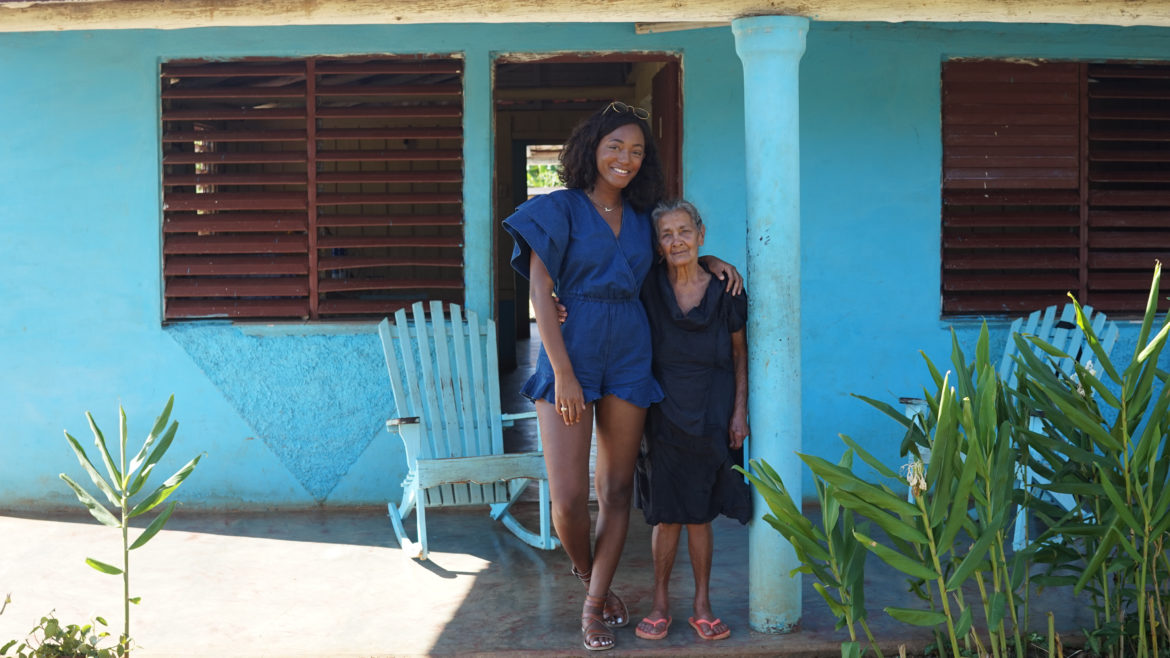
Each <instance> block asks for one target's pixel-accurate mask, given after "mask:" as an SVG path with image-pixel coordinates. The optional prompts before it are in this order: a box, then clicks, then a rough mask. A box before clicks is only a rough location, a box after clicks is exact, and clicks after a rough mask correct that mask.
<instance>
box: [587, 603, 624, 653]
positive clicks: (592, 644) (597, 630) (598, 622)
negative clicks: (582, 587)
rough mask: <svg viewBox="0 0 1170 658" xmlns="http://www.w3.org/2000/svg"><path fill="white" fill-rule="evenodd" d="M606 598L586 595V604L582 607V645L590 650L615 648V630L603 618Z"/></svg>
mask: <svg viewBox="0 0 1170 658" xmlns="http://www.w3.org/2000/svg"><path fill="white" fill-rule="evenodd" d="M604 607H605V599H603V598H602V597H600V596H593V595H592V594H586V595H585V606H584V607H583V608H582V609H581V645H582V646H584V647H585V648H586V649H588V650H589V651H609V650H610V649H612V648H613V644H614V640H615V639H616V638H615V637H614V635H613V631H611V630H610V629H609V626H607V625H606V624H605V621H604V620H603V619H602V610H603V609H604Z"/></svg>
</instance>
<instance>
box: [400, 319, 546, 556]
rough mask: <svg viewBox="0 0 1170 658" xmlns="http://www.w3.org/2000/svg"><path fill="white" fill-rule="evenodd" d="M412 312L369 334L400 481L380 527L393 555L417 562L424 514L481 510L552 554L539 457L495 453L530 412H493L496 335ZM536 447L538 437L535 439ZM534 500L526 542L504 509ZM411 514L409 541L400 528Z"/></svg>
mask: <svg viewBox="0 0 1170 658" xmlns="http://www.w3.org/2000/svg"><path fill="white" fill-rule="evenodd" d="M424 311H425V309H424V307H423V304H422V302H417V303H415V304H414V305H413V307H412V314H413V319H409V318H408V317H407V313H406V309H400V310H399V311H398V312H397V313H395V314H394V321H393V322H391V321H390V319H389V318H386V319H384V320H382V322H381V323H380V324H379V325H378V334H379V336H380V337H381V339H382V351H383V352H384V354H385V356H386V368H387V370H389V372H390V386H391V389H392V390H393V393H394V404H395V406H396V407H397V410H398V417H397V418H392V419H390V420H388V421H386V427H387V429H389V430H390V431H391V432H392V433H397V434H398V435H399V436H400V437H401V438H402V443H403V445H404V446H405V447H406V463H407V467H408V468H409V473H408V474H407V476H406V479H405V480H404V481H403V483H402V501H401V502H400V503H398V504H394V503H390V504H389V505H388V508H389V511H390V521H391V523H392V524H393V525H394V533H395V534H396V535H397V536H398V542H399V544H401V546H402V549H403V551H405V552H406V553H407V554H409V555H410V556H411V557H417V558H419V559H421V560H425V559H427V524H426V508H427V507H447V506H456V505H489V506H490V508H491V517H492V518H493V519H496V520H498V521H500V522H501V523H503V524H504V526H505V527H507V528H508V529H509V530H511V531H512V532H513V533H515V534H516V536H517V537H519V538H520V539H521V540H523V541H524V542H525V543H527V544H529V545H532V546H535V547H537V548H543V549H554V548H556V547H558V546H559V545H560V543H559V542H558V541H557V539H556V538H555V537H553V536H552V533H551V527H552V524H551V520H550V512H549V494H548V476H547V474H546V472H545V466H544V455H543V453H541V452H525V453H510V454H505V453H504V445H503V433H502V428H503V427H506V426H511V425H512V423H513V422H514V421H516V420H521V419H535V418H536V412H535V411H530V412H527V413H518V414H504V413H501V412H500V381H499V370H498V369H497V364H496V325H495V323H494V322H492V321H491V320H490V319H489V320H486V321H482V322H481V321H480V319H479V318H478V316H477V315H476V314H475V313H474V312H470V311H469V312H468V313H467V315H466V318H464V317H463V314H462V309H460V307H459V306H457V305H455V304H450V305H449V306H447V307H446V312H447V313H449V318H448V317H447V316H445V314H444V306H443V304H442V303H441V302H437V301H432V302H431V303H430V318H429V320H428V318H427V317H426V315H425V312H424ZM537 441H538V447H539V436H538V437H537ZM533 481H535V482H536V484H537V487H538V489H539V494H540V531H539V532H532V531H531V530H528V529H527V528H525V527H524V526H522V525H521V524H520V522H519V521H517V520H516V518H515V517H514V516H513V515H512V512H511V508H512V505H513V503H515V502H516V501H517V500H518V499H519V497H520V494H521V493H523V492H524V490H525V489H526V488H527V486H528V484H529V483H530V482H533ZM412 510H413V511H414V512H415V520H416V522H417V527H418V539H417V540H416V541H411V539H410V538H409V537H408V536H407V534H406V531H405V528H404V527H403V524H402V520H403V519H404V518H405V517H407V516H408V515H409V514H410V513H411V511H412Z"/></svg>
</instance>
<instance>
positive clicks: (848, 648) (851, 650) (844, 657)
mask: <svg viewBox="0 0 1170 658" xmlns="http://www.w3.org/2000/svg"><path fill="white" fill-rule="evenodd" d="M841 658H861V643H860V642H842V643H841Z"/></svg>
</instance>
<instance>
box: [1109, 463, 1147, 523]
mask: <svg viewBox="0 0 1170 658" xmlns="http://www.w3.org/2000/svg"><path fill="white" fill-rule="evenodd" d="M1098 471H1099V472H1100V474H1101V477H1100V480H1099V482H1100V483H1101V487H1102V488H1103V489H1104V490H1105V495H1106V496H1107V497H1108V498H1109V502H1110V503H1113V511H1114V512H1116V513H1117V514H1118V515H1119V516H1120V517H1121V520H1122V521H1124V522H1125V524H1126V525H1127V526H1128V527H1129V529H1130V530H1133V531H1135V532H1139V533H1140V532H1141V531H1142V530H1143V529H1144V527H1145V526H1144V524H1141V523H1138V520H1137V518H1136V517H1135V516H1134V515H1133V510H1132V509H1130V506H1129V504H1128V503H1127V502H1126V501H1125V500H1123V499H1122V497H1121V493H1120V492H1119V491H1117V488H1116V487H1114V486H1113V483H1112V482H1110V481H1109V476H1108V474H1107V473H1105V471H1104V470H1103V469H1098Z"/></svg>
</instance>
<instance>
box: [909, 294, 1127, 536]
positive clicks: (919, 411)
mask: <svg viewBox="0 0 1170 658" xmlns="http://www.w3.org/2000/svg"><path fill="white" fill-rule="evenodd" d="M1083 310H1084V312H1085V317H1086V318H1087V319H1088V320H1089V326H1090V327H1092V328H1093V333H1094V334H1095V335H1096V336H1097V339H1098V340H1100V341H1101V347H1102V349H1103V350H1104V351H1105V354H1109V353H1111V352H1112V351H1113V345H1114V344H1115V343H1116V342H1117V335H1118V333H1119V330H1118V328H1117V323H1115V322H1110V321H1109V320H1108V319H1107V318H1106V317H1105V314H1104V313H1094V312H1093V307H1092V306H1085V307H1083ZM1056 313H1057V307H1056V306H1049V307H1048V308H1046V309H1044V310H1043V311H1033V312H1032V313H1030V314H1029V315H1028V316H1027V318H1016V319H1015V320H1014V321H1013V322H1012V324H1011V327H1010V328H1009V331H1008V338H1007V345H1006V346H1005V347H1004V352H1003V358H1002V359H1001V360H1000V363H999V368H998V370H997V371H996V372H997V374H999V377H1000V379H1001V380H1002V381H1003V384H1004V386H1006V387H1007V388H1015V386H1016V381H1017V379H1016V356H1017V355H1018V354H1019V349H1018V347H1017V346H1016V341H1015V340H1014V338H1013V336H1014V335H1015V334H1023V335H1031V336H1036V337H1037V338H1040V339H1041V340H1043V341H1045V342H1047V343H1048V344H1049V345H1052V346H1053V347H1055V348H1056V349H1058V350H1060V351H1061V352H1064V353H1065V354H1068V355H1069V358H1067V359H1061V360H1060V361H1058V362H1057V364H1056V366H1057V367H1058V368H1059V369H1060V370H1061V372H1063V373H1065V374H1067V375H1071V374H1073V373H1074V372H1075V370H1074V368H1073V362H1074V360H1075V361H1076V362H1077V363H1080V364H1081V365H1082V366H1084V367H1086V368H1088V367H1090V366H1091V362H1092V361H1093V357H1094V354H1093V350H1092V349H1090V348H1089V345H1088V344H1087V343H1086V342H1085V334H1084V332H1082V331H1081V330H1080V329H1079V328H1078V327H1077V310H1076V307H1075V306H1073V305H1072V304H1065V305H1064V307H1063V308H1062V309H1061V311H1060V317H1059V318H1057V314H1056ZM1032 351H1033V352H1034V353H1035V354H1036V355H1037V356H1039V357H1040V358H1042V359H1048V358H1051V357H1049V356H1048V354H1047V353H1045V352H1044V351H1043V350H1041V349H1040V348H1039V347H1036V346H1033V347H1032ZM900 402H902V404H904V405H905V414H906V416H907V417H909V418H916V417H917V416H922V417H925V416H926V414H927V413H929V409H928V407H927V404H926V401H925V400H923V399H921V398H900ZM918 422H919V423H920V425H919V427H921V422H922V421H921V419H919V420H918ZM1028 429H1029V430H1031V431H1033V432H1042V431H1043V430H1044V421H1043V420H1042V419H1041V418H1040V416H1036V415H1033V416H1032V417H1031V418H1030V419H1029V421H1028ZM922 457H923V460H924V461H929V460H930V453H929V451H927V452H925V454H923V455H922ZM1016 477H1017V478H1018V479H1019V481H1020V482H1021V484H1022V486H1023V487H1024V488H1029V487H1032V486H1034V485H1036V484H1047V483H1048V481H1047V480H1046V479H1044V478H1043V477H1041V476H1040V475H1039V474H1037V473H1036V472H1034V471H1033V470H1032V469H1031V468H1026V467H1022V466H1021V467H1020V472H1019V473H1017V474H1016ZM1048 495H1049V496H1050V497H1051V498H1052V500H1053V502H1055V503H1056V504H1057V505H1059V506H1060V507H1062V508H1064V509H1065V510H1071V509H1072V508H1073V507H1074V506H1075V505H1076V499H1075V498H1073V496H1072V495H1071V494H1064V493H1053V492H1049V493H1048ZM1027 527H1028V517H1027V513H1026V511H1025V510H1024V508H1022V507H1021V508H1020V509H1019V511H1018V513H1017V514H1016V525H1015V533H1014V536H1013V538H1012V546H1013V547H1014V548H1015V549H1016V550H1021V549H1023V548H1024V547H1025V546H1027V544H1028V535H1027Z"/></svg>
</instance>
